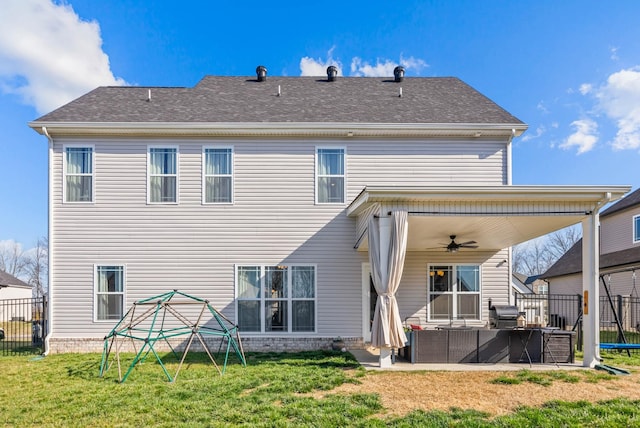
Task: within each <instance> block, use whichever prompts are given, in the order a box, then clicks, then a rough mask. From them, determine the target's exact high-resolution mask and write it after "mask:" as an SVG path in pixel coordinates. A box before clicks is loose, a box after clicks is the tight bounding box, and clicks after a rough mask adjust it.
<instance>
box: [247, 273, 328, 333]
mask: <svg viewBox="0 0 640 428" xmlns="http://www.w3.org/2000/svg"><path fill="white" fill-rule="evenodd" d="M236 295H237V296H238V298H237V301H236V305H237V306H236V311H237V318H236V319H237V320H238V326H239V328H240V330H241V331H243V332H256V333H257V332H262V333H273V332H280V333H300V332H314V331H315V330H316V268H315V266H238V267H237V269H236Z"/></svg>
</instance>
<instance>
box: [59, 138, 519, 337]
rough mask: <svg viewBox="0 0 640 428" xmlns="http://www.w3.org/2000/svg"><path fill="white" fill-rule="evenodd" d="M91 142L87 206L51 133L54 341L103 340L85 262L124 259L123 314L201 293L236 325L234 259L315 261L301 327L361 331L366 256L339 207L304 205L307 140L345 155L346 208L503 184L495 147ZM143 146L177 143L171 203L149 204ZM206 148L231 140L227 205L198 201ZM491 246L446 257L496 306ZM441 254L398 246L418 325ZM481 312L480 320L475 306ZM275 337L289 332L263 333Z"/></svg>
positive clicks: (323, 333) (403, 288)
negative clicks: (73, 200) (138, 304)
mask: <svg viewBox="0 0 640 428" xmlns="http://www.w3.org/2000/svg"><path fill="white" fill-rule="evenodd" d="M83 142H87V140H86V139H84V140H83ZM88 142H89V143H91V144H92V145H93V146H95V150H94V154H95V177H96V178H98V179H99V180H97V181H96V183H95V186H96V192H95V195H96V198H95V199H96V202H95V203H94V204H91V205H90V206H87V205H81V204H63V203H62V201H63V195H62V193H63V174H62V168H63V159H64V150H63V145H69V146H72V145H74V144H77V142H76V140H74V139H58V138H57V139H56V140H55V142H54V145H53V148H52V150H53V152H52V157H51V168H52V172H53V174H52V185H51V188H52V195H51V201H52V207H51V211H52V214H51V243H52V244H51V252H52V254H54V258H55V270H54V271H53V273H52V277H51V281H52V284H53V287H52V288H51V290H52V291H51V292H52V298H53V299H55V305H54V310H55V311H56V313H55V327H54V330H53V334H54V337H58V338H91V337H97V338H102V337H104V335H105V334H107V333H108V332H109V330H110V329H111V328H112V327H113V324H114V323H111V324H110V323H108V322H105V323H95V324H94V323H91V322H90V321H91V320H92V319H93V317H94V314H93V304H92V303H93V299H94V295H93V294H94V293H93V290H92V284H93V281H94V279H93V276H94V264H100V263H102V262H103V261H105V260H116V261H120V262H123V263H124V262H126V295H125V310H126V308H129V307H130V306H131V305H132V304H133V302H135V301H136V300H139V299H144V298H148V297H150V296H154V295H157V294H160V293H162V292H166V291H170V290H173V289H175V288H178V289H179V290H180V291H183V292H186V293H188V294H191V295H194V296H198V297H202V298H206V299H209V300H210V301H211V303H212V305H213V306H214V307H216V309H218V310H220V311H222V312H223V313H224V315H225V316H227V317H228V318H230V319H231V320H234V321H237V320H236V312H235V311H236V309H235V306H236V305H235V298H236V296H235V288H234V285H235V277H234V275H235V267H234V265H238V266H260V265H268V266H278V265H287V266H296V265H299V266H311V265H313V266H315V268H316V277H317V282H316V296H315V302H316V308H315V310H316V323H315V325H316V330H315V332H313V333H309V332H305V333H299V335H303V336H314V335H315V336H319V337H336V336H342V337H359V336H361V334H362V333H361V332H362V313H361V309H360V308H361V306H362V293H361V282H362V279H361V264H362V263H363V262H365V261H366V260H367V253H366V252H364V251H363V252H360V251H354V249H353V246H354V244H355V242H356V239H357V236H356V227H355V223H356V221H355V219H353V218H348V217H347V216H346V215H345V213H344V208H345V207H344V204H315V203H314V202H315V201H314V199H313V197H314V196H313V195H314V191H315V190H314V188H315V179H316V176H315V167H316V164H315V157H316V148H317V147H331V144H336V143H337V144H336V145H337V146H340V147H344V148H345V153H348V156H347V157H346V158H345V163H346V165H345V172H348V177H347V180H346V190H345V203H349V202H351V201H352V200H353V199H354V198H355V197H356V196H357V195H358V194H359V193H360V192H361V191H362V189H363V187H364V186H366V185H398V184H406V185H426V184H433V185H446V184H450V183H451V182H452V180H454V179H457V180H459V181H460V183H461V185H473V184H482V185H491V184H501V183H502V180H503V179H504V174H503V171H502V166H503V158H504V156H503V149H504V146H505V143H504V142H502V143H501V142H498V141H494V142H489V141H485V142H477V141H476V142H474V143H472V144H471V143H466V144H465V143H464V142H463V141H457V140H446V139H442V140H427V141H425V140H395V141H392V142H389V141H383V140H366V141H363V140H348V141H347V140H346V139H345V140H340V141H327V140H300V139H290V140H287V139H283V140H275V139H269V140H258V139H256V140H250V139H247V140H241V139H234V140H233V141H230V140H224V139H207V138H202V139H196V138H193V139H189V140H187V141H184V140H178V139H140V140H138V139H135V138H132V137H131V138H102V139H93V140H90V141H88ZM148 146H152V147H166V146H169V147H175V148H177V149H178V155H179V165H178V167H179V171H178V172H179V190H180V192H179V202H180V204H179V205H176V204H148V203H147V182H148V177H147V157H148ZM204 147H233V157H234V163H233V168H234V169H233V176H234V185H233V187H234V197H233V205H230V204H227V205H224V206H221V205H216V204H203V177H202V174H203V159H202V157H203V148H204ZM501 147H502V149H501ZM476 148H477V151H476ZM473 153H476V154H475V155H474V154H473ZM478 153H480V154H481V155H480V154H478ZM498 254H499V255H497V256H495V257H494V256H492V255H491V254H487V253H481V254H479V255H476V254H475V253H466V252H459V253H457V254H456V260H457V261H459V262H460V263H464V264H479V263H483V262H484V264H483V266H482V286H483V292H482V295H483V299H484V298H485V297H487V296H492V297H493V302H494V304H507V302H508V289H507V288H506V285H504V287H503V284H507V281H508V272H507V271H508V269H506V267H505V268H500V269H497V268H494V266H495V265H497V264H498V262H499V261H500V260H502V259H504V258H508V256H507V254H506V253H498ZM448 256H450V255H449V254H448V253H446V252H444V251H443V252H442V254H441V255H440V254H438V255H437V257H438V258H434V255H433V254H431V255H427V254H425V253H420V252H409V253H408V254H407V263H406V264H405V269H404V274H403V278H402V283H401V285H400V289H399V291H398V300H399V308H400V311H401V316H402V318H403V319H404V318H405V317H407V316H410V315H413V314H419V315H420V316H421V317H422V319H426V299H427V297H426V285H425V284H426V282H425V281H426V280H425V266H426V265H425V263H433V264H435V263H448V262H450V261H451V259H450V258H448V259H447V257H448ZM503 288H504V293H503ZM501 293H503V294H504V297H500V296H502V294H501ZM501 299H502V300H501ZM485 300H486V299H485ZM482 311H483V317H484V318H483V319H486V314H485V312H486V301H485V302H484V303H483V304H482ZM242 334H243V335H249V336H250V335H251V334H250V333H248V332H242ZM257 334H258V335H260V334H262V333H257ZM278 334H283V335H284V334H288V335H294V334H295V333H293V332H292V333H278V332H272V333H271V335H278Z"/></svg>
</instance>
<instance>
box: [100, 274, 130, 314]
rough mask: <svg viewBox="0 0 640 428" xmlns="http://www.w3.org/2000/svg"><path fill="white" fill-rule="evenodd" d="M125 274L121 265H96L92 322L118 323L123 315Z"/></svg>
mask: <svg viewBox="0 0 640 428" xmlns="http://www.w3.org/2000/svg"><path fill="white" fill-rule="evenodd" d="M124 290H125V274H124V266H121V265H96V266H95V273H94V293H95V299H94V308H95V309H94V320H95V321H111V322H113V321H118V320H120V319H121V318H122V315H123V314H124V302H125V298H124V296H125V294H124V293H125V291H124Z"/></svg>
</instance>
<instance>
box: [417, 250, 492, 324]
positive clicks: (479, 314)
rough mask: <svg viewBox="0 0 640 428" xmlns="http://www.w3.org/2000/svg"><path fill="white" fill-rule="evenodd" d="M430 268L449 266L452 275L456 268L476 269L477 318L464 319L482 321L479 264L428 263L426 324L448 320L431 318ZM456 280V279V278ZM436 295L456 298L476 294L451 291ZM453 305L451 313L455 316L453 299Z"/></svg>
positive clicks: (480, 266)
mask: <svg viewBox="0 0 640 428" xmlns="http://www.w3.org/2000/svg"><path fill="white" fill-rule="evenodd" d="M432 266H450V267H451V268H452V271H453V272H454V273H456V272H457V271H456V268H457V267H458V266H473V267H478V293H477V294H478V318H475V319H466V321H471V322H473V321H481V320H482V265H481V264H474V263H449V262H442V263H430V264H428V265H427V302H426V303H427V321H428V322H440V323H443V322H446V321H448V320H445V319H442V318H433V319H432V318H431V304H430V300H431V299H430V298H431V283H430V282H431V280H430V278H429V272H431V267H432ZM456 279H457V277H456ZM436 294H449V295H451V296H454V297H455V296H457V295H458V294H476V293H475V292H474V293H459V292H457V291H455V290H454V291H451V292H444V293H436ZM452 303H453V305H452V307H453V313H454V314H457V312H458V310H457V309H458V308H457V306H458V303H457V301H456V299H455V298H454V299H453V301H452ZM453 321H459V319H458V318H453Z"/></svg>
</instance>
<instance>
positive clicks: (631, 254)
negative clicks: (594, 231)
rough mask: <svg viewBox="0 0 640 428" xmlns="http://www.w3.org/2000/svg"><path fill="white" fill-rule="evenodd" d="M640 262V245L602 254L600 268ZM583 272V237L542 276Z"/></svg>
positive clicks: (549, 276) (546, 277)
mask: <svg viewBox="0 0 640 428" xmlns="http://www.w3.org/2000/svg"><path fill="white" fill-rule="evenodd" d="M638 263H640V247H632V248H627V249H624V250H620V251H614V252H613V253H607V254H600V270H604V269H610V268H614V267H620V266H625V265H633V264H638ZM579 272H582V239H580V240H578V242H576V243H575V244H574V245H573V247H571V248H569V251H567V252H566V253H564V254H563V255H562V257H560V258H559V259H558V261H557V262H555V263H554V264H553V265H552V266H551V267H550V268H549V269H548V270H547V271H546V272H545V273H544V274H542V275H540V277H541V278H544V279H549V278H553V277H556V276H562V275H570V274H574V273H579Z"/></svg>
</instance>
